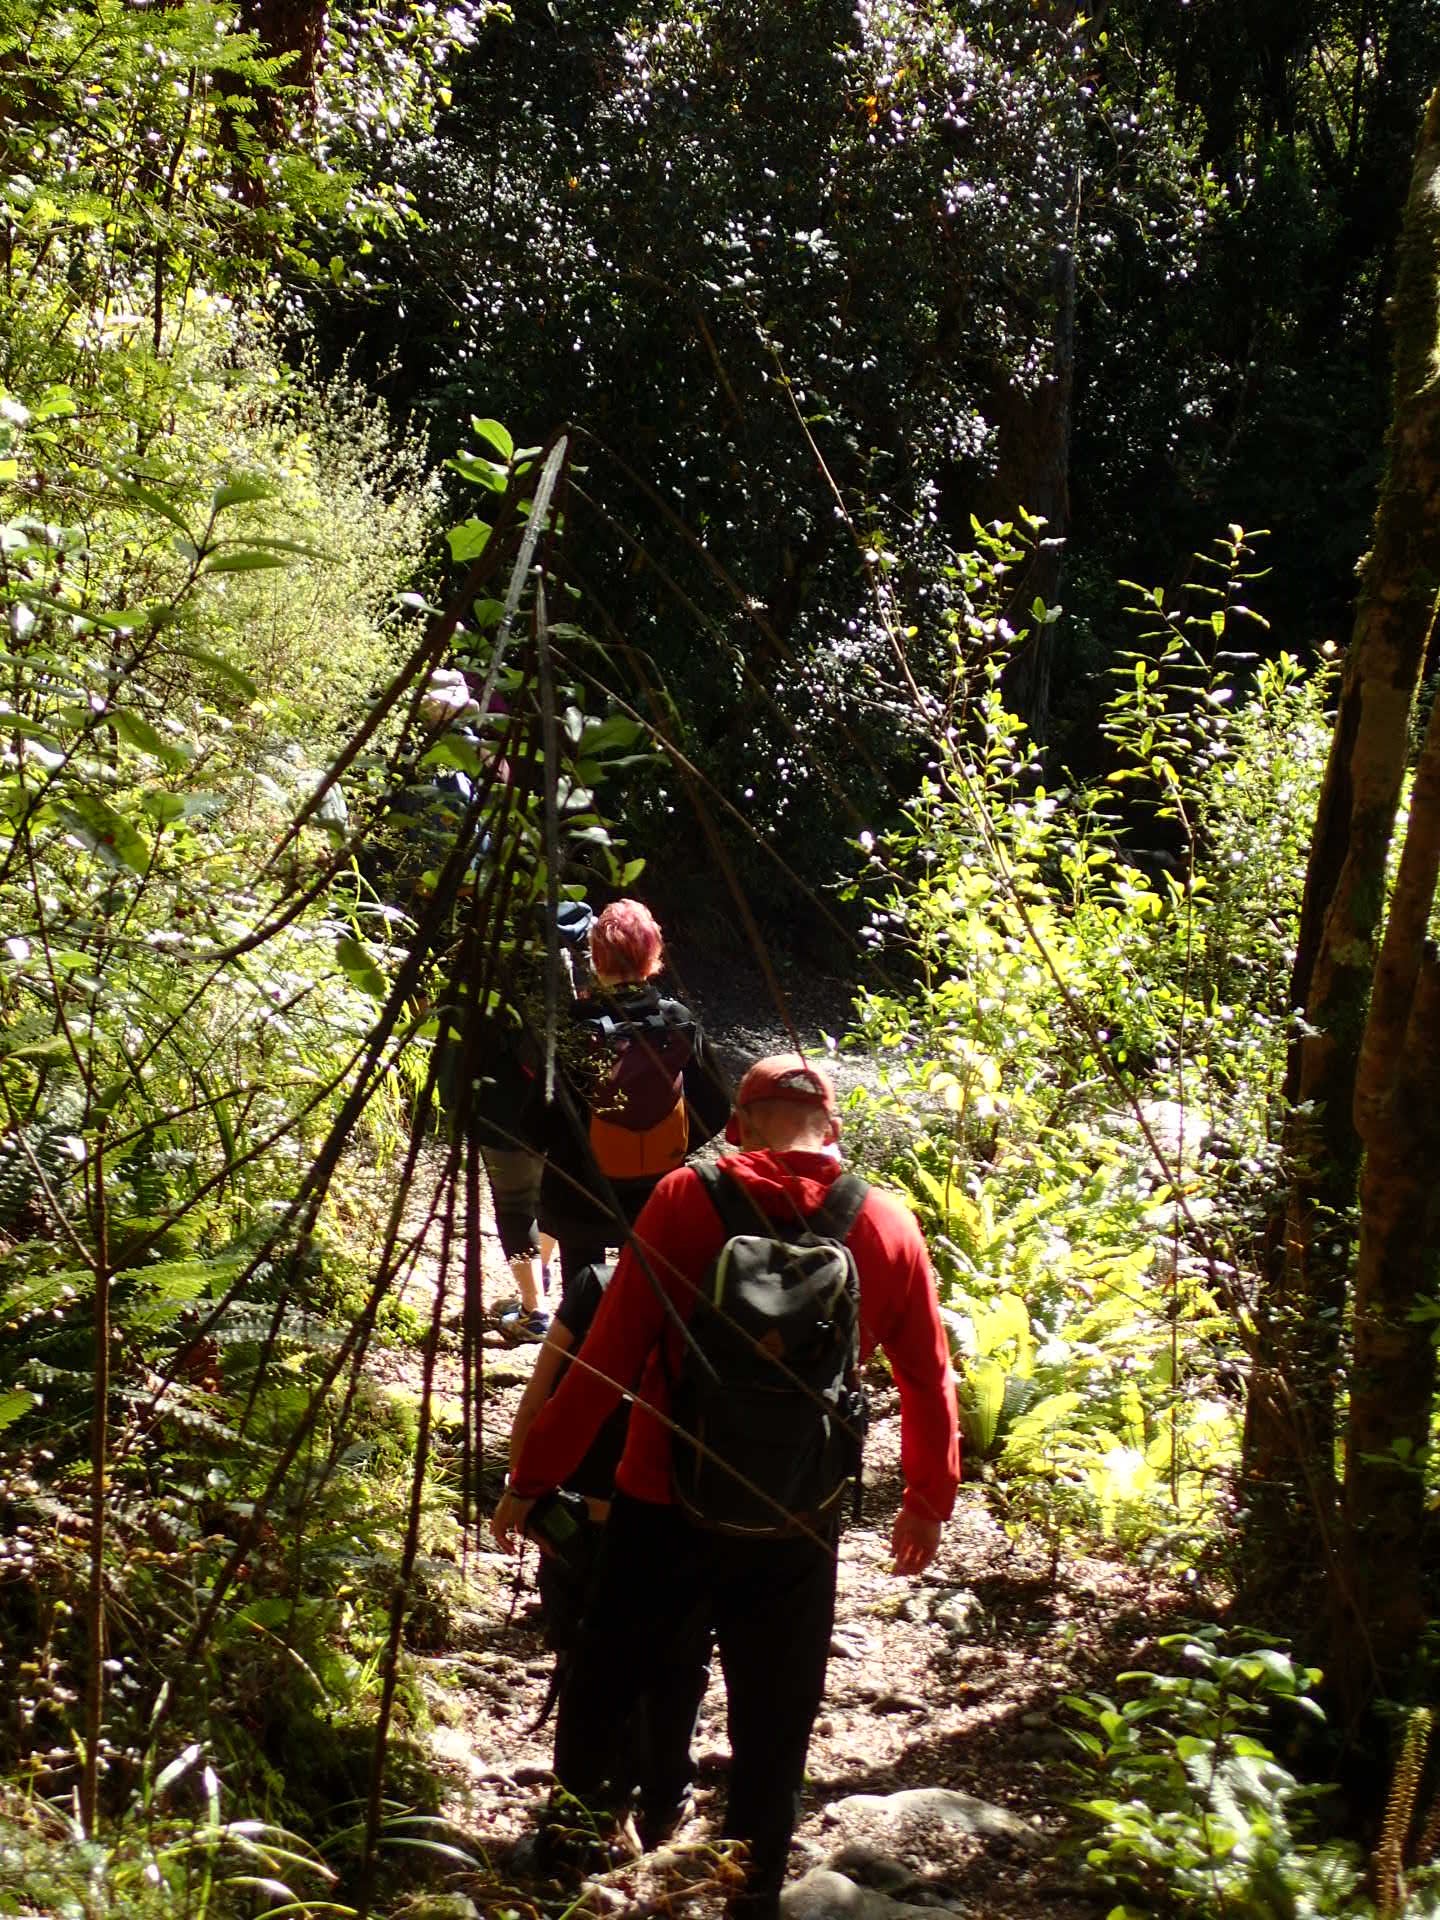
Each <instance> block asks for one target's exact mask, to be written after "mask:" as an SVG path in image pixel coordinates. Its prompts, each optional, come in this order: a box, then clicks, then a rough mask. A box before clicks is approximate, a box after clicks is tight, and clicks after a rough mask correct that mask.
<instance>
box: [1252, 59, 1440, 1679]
mask: <svg viewBox="0 0 1440 1920" xmlns="http://www.w3.org/2000/svg"><path fill="white" fill-rule="evenodd" d="M1437 315H1440V93H1437V94H1436V95H1435V96H1434V97H1432V99H1431V101H1430V103H1429V106H1428V109H1427V111H1426V115H1425V121H1424V125H1423V127H1422V129H1421V135H1420V142H1419V146H1418V149H1417V153H1416V158H1415V168H1414V173H1413V176H1412V180H1411V187H1410V195H1409V199H1408V201H1407V203H1406V208H1405V219H1404V228H1403V233H1402V237H1401V243H1400V252H1399V262H1398V278H1397V285H1396V291H1395V295H1394V298H1393V301H1392V311H1391V319H1392V324H1393V328H1394V353H1395V382H1394V403H1393V412H1392V418H1391V425H1390V436H1389V442H1388V447H1387V471H1386V476H1385V480H1384V483H1383V486H1382V489H1381V494H1380V502H1379V507H1378V510H1377V513H1376V519H1375V535H1374V543H1373V545H1372V548H1371V551H1370V553H1369V555H1368V556H1367V557H1366V559H1365V561H1364V563H1363V566H1362V569H1361V586H1360V597H1359V602H1358V605H1357V609H1356V616H1355V627H1354V632H1353V635H1352V638H1351V642H1350V648H1349V652H1348V654H1347V656H1346V661H1345V671H1344V675H1343V678H1342V684H1341V692H1340V705H1339V712H1338V715H1337V719H1336V726H1335V734H1334V739H1333V741H1332V743H1331V751H1330V761H1329V765H1328V767H1327V770H1326V775H1325V783H1324V788H1323V791H1322V794H1321V800H1320V807H1319V813H1318V816H1317V820H1316V825H1315V834H1314V839H1313V841H1312V844H1311V853H1310V866H1309V871H1308V873H1307V876H1306V885H1305V900H1304V906H1303V908H1302V913H1301V924H1300V936H1299V943H1298V947H1297V952H1296V960H1295V969H1294V975H1293V979H1292V1000H1291V1004H1292V1005H1293V1006H1294V1007H1296V1008H1297V1009H1298V1010H1301V1011H1303V1015H1304V1018H1303V1021H1302V1022H1301V1023H1300V1024H1299V1027H1298V1032H1297V1038H1296V1039H1295V1041H1294V1042H1293V1044H1292V1048H1291V1055H1290V1062H1289V1072H1288V1076H1287V1085H1286V1092H1287V1096H1288V1101H1289V1110H1290V1118H1289V1120H1288V1123H1287V1146H1288V1149H1289V1160H1290V1167H1291V1186H1290V1198H1289V1205H1288V1209H1287V1212H1286V1215H1285V1219H1284V1223H1283V1230H1277V1232H1276V1234H1275V1251H1274V1258H1273V1261H1272V1263H1271V1268H1270V1271H1269V1272H1268V1273H1267V1274H1266V1276H1265V1284H1264V1291H1263V1295H1262V1298H1261V1299H1260V1301H1259V1303H1258V1311H1257V1323H1258V1324H1257V1354H1256V1360H1255V1365H1254V1368H1253V1371H1252V1376H1251V1383H1250V1395H1249V1401H1248V1405H1247V1409H1246V1432H1245V1449H1244V1459H1243V1464H1242V1469H1241V1480H1242V1487H1241V1492H1242V1501H1243V1505H1244V1509H1245V1537H1244V1553H1243V1564H1242V1572H1241V1593H1240V1601H1241V1606H1242V1608H1243V1610H1244V1611H1245V1613H1246V1615H1247V1617H1250V1618H1254V1619H1263V1620H1268V1621H1270V1622H1272V1623H1273V1624H1275V1625H1277V1626H1281V1627H1284V1628H1287V1629H1288V1630H1290V1631H1291V1632H1293V1633H1294V1634H1295V1635H1296V1636H1297V1637H1298V1638H1299V1639H1300V1640H1301V1642H1302V1644H1305V1645H1306V1646H1307V1647H1310V1648H1314V1649H1315V1650H1317V1651H1318V1650H1319V1649H1318V1647H1317V1645H1316V1635H1317V1632H1319V1631H1323V1626H1322V1623H1323V1621H1324V1619H1325V1617H1326V1614H1325V1610H1324V1609H1323V1608H1321V1607H1320V1606H1318V1605H1317V1602H1318V1600H1319V1598H1320V1589H1321V1587H1322V1585H1323V1584H1325V1583H1326V1582H1327V1581H1334V1580H1335V1579H1336V1578H1337V1577H1338V1574H1339V1559H1338V1556H1337V1552H1336V1522H1337V1517H1338V1490H1337V1485H1336V1475H1335V1439H1336V1429H1335V1389H1336V1384H1337V1381H1338V1378H1339V1374H1340V1368H1341V1365H1342V1360H1343V1351H1344V1348H1343V1325H1344V1317H1345V1308H1346V1300H1347V1290H1348V1285H1349V1279H1350V1274H1351V1269H1352V1266H1353V1262H1354V1251H1355V1200H1356V1193H1357V1188H1358V1182H1359V1170H1360V1152H1361V1143H1360V1137H1359V1135H1358V1133H1357V1131H1356V1128H1355V1121H1354V1114H1353V1108H1354V1098H1355V1085H1356V1072H1357V1064H1358V1061H1359V1057H1360V1046H1361V1038H1362V1034H1363V1032H1364V1028H1365V1020H1366V1012H1367V1008H1368V1005H1369V1000H1370V988H1371V977H1372V973H1373V971H1374V965H1375V945H1376V937H1377V934H1378V931H1379V927H1380V921H1381V916H1382V912H1383V905H1384V893H1385V870H1386V860H1387V857H1388V854H1389V849H1390V840H1391V835H1392V833H1393V831H1394V825H1395V814H1396V809H1397V806H1398V803H1399V798H1400V790H1401V784H1402V781H1403V778H1404V773H1405V767H1406V763H1407V752H1408V743H1409V732H1410V722H1411V716H1412V713H1413V709H1414V703H1415V692H1416V687H1417V685H1418V682H1419V677H1420V672H1421V668H1422V665H1423V662H1424V657H1425V647H1426V639H1427V636H1428V633H1429V629H1430V622H1431V615H1432V609H1433V603H1434V598H1435V588H1436V583H1437V581H1440V382H1437V369H1440V361H1437Z"/></svg>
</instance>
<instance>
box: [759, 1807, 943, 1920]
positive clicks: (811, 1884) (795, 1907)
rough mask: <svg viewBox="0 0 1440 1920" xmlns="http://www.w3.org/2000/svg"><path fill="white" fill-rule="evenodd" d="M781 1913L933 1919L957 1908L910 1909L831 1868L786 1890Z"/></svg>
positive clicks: (816, 1918)
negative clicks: (858, 1884) (859, 1885)
mask: <svg viewBox="0 0 1440 1920" xmlns="http://www.w3.org/2000/svg"><path fill="white" fill-rule="evenodd" d="M862 1797H863V1796H862ZM780 1911H781V1913H782V1915H783V1916H784V1920H922V1917H923V1920H936V1916H937V1915H944V1914H947V1913H952V1914H953V1913H955V1912H956V1911H957V1909H956V1908H954V1907H915V1906H911V1904H910V1903H909V1901H908V1900H892V1899H891V1897H890V1895H889V1894H888V1893H877V1892H876V1891H875V1889H874V1888H873V1887H857V1886H856V1884H855V1882H854V1881H853V1880H847V1879H846V1877H845V1875H844V1874H843V1873H836V1872H834V1870H833V1869H832V1868H830V1867H815V1868H813V1869H812V1871H811V1872H809V1873H807V1874H806V1876H805V1878H804V1879H803V1880H797V1881H796V1882H795V1883H794V1885H793V1886H789V1887H786V1889H785V1891H784V1892H783V1893H782V1894H781V1896H780Z"/></svg>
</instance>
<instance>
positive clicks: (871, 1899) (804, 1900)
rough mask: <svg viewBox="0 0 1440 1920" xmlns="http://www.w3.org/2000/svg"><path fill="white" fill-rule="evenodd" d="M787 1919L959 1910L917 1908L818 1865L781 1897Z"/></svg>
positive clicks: (931, 1918)
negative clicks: (860, 1885)
mask: <svg viewBox="0 0 1440 1920" xmlns="http://www.w3.org/2000/svg"><path fill="white" fill-rule="evenodd" d="M780 1911H781V1913H782V1915H783V1916H784V1920H920V1916H923V1917H924V1920H935V1915H936V1914H937V1913H957V1912H959V1911H960V1909H958V1908H955V1907H930V1906H924V1907H917V1906H912V1905H911V1903H910V1902H909V1901H908V1900H895V1899H892V1897H891V1896H890V1895H889V1894H888V1893H880V1892H878V1891H877V1890H876V1889H875V1888H873V1887H858V1886H856V1884H855V1882H854V1881H853V1880H849V1879H847V1878H846V1876H845V1875H844V1874H843V1873H836V1872H835V1871H834V1870H833V1868H830V1867H816V1868H815V1869H814V1870H813V1871H812V1872H810V1873H807V1874H806V1876H805V1878H804V1879H803V1880H797V1881H796V1882H795V1884H794V1885H793V1886H790V1887H787V1888H786V1889H785V1891H784V1893H782V1894H781V1896H780Z"/></svg>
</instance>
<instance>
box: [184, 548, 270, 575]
mask: <svg viewBox="0 0 1440 1920" xmlns="http://www.w3.org/2000/svg"><path fill="white" fill-rule="evenodd" d="M289 564H290V562H289V560H288V558H287V557H286V556H285V555H284V554H283V553H262V552H260V551H259V549H258V548H255V547H240V548H239V549H237V550H236V551H234V552H229V553H212V554H210V555H209V557H208V558H207V559H206V561H205V562H204V564H203V566H202V567H201V569H200V571H201V572H202V573H258V572H259V571H260V570H261V569H262V568H263V567H288V566H289Z"/></svg>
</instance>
